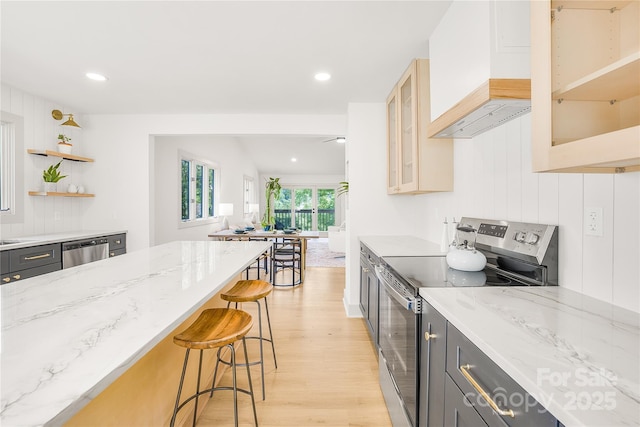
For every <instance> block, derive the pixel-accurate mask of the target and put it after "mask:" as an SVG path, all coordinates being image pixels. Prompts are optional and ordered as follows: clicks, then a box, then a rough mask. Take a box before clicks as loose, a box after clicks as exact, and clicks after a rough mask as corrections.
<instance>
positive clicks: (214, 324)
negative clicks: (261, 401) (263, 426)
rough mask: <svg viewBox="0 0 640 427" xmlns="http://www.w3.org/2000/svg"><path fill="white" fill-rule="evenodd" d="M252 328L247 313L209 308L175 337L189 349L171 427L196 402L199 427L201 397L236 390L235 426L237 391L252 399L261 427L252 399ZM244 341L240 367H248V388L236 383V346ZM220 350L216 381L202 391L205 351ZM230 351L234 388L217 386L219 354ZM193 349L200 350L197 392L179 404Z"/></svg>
mask: <svg viewBox="0 0 640 427" xmlns="http://www.w3.org/2000/svg"><path fill="white" fill-rule="evenodd" d="M252 326H253V318H252V317H251V315H250V314H249V313H247V312H245V311H242V310H237V309H233V308H228V307H227V308H210V309H207V310H204V311H202V313H200V315H199V316H198V318H197V319H196V320H195V321H194V322H193V323H192V324H191V325H189V327H187V329H185V330H184V331H182V332H180V333H179V334H177V335H175V336H174V337H173V342H174V343H175V344H177V345H179V346H180V347H184V348H186V349H187V350H186V352H185V355H184V363H183V365H182V375H181V376H180V382H179V384H178V395H177V396H176V403H175V406H174V409H173V416H172V417H171V421H170V423H169V425H170V427H174V426H175V423H176V416H177V415H178V411H180V409H182V408H183V407H184V406H185V405H186V404H188V403H189V402H191V401H192V400H193V401H194V405H195V409H194V411H193V424H192V427H196V418H197V416H198V398H199V397H200V395H202V394H210V396H209V397H211V396H213V392H214V391H216V390H231V391H233V419H234V422H235V426H236V427H238V392H240V393H244V394H247V395H249V396H251V406H252V407H253V419H254V422H255V425H256V427H258V414H257V412H256V402H255V399H254V396H253V384H252V382H251V371H250V369H249V356H248V354H247V345H246V344H247V343H246V335H247V333H248V332H249V331H250V330H251V327H252ZM239 340H242V344H243V345H242V347H243V349H244V360H245V362H246V363H244V364H243V365H241V366H246V368H247V379H248V380H249V389H248V390H246V389H242V388H239V387H238V383H237V380H236V367H237V366H239V365H240V364H238V363H236V350H235V347H234V343H235V342H236V341H239ZM215 348H217V349H218V357H217V361H216V368H215V371H214V373H213V382H212V383H211V387H210V388H208V389H206V390H201V389H200V378H201V376H202V352H203V351H204V350H209V349H215ZM223 348H228V349H229V353H230V357H231V360H230V362H228V363H227V365H229V366H230V367H231V370H232V380H233V385H232V386H231V387H220V386H218V387H216V376H217V374H218V362H219V361H220V351H221V350H222V349H223ZM191 350H199V353H200V358H199V362H198V376H197V377H196V378H197V380H196V391H195V393H193V394H192V395H191V396H189V397H188V398H186V399H185V400H183V401H182V403H181V402H180V397H181V395H182V386H183V384H184V378H185V374H186V372H187V364H188V363H189V352H190V351H191Z"/></svg>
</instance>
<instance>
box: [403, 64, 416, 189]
mask: <svg viewBox="0 0 640 427" xmlns="http://www.w3.org/2000/svg"><path fill="white" fill-rule="evenodd" d="M415 84H416V82H415V73H414V68H413V67H412V68H411V69H410V70H409V72H408V73H407V74H406V75H405V76H404V77H403V79H402V80H401V81H400V94H399V97H400V141H399V146H400V150H399V151H400V154H399V155H400V166H399V168H400V169H399V172H400V177H399V180H400V190H401V191H407V190H412V189H413V188H414V187H415V184H416V178H417V168H416V163H415V160H416V154H417V153H416V151H417V138H418V135H417V132H416V121H415V116H416V108H417V103H416V96H415V95H416V87H415Z"/></svg>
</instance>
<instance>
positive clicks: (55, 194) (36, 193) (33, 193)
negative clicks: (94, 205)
mask: <svg viewBox="0 0 640 427" xmlns="http://www.w3.org/2000/svg"><path fill="white" fill-rule="evenodd" d="M29 195H30V196H50V197H95V194H88V193H82V194H81V193H60V192H57V191H55V192H54V191H29Z"/></svg>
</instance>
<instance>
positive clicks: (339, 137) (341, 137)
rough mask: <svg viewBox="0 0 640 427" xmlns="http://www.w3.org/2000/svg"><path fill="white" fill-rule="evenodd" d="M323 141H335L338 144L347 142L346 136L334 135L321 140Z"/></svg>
mask: <svg viewBox="0 0 640 427" xmlns="http://www.w3.org/2000/svg"><path fill="white" fill-rule="evenodd" d="M322 142H323V143H327V142H337V143H338V144H344V143H345V142H347V138H345V137H344V136H336V137H335V138H331V139H327V140H326V141H322Z"/></svg>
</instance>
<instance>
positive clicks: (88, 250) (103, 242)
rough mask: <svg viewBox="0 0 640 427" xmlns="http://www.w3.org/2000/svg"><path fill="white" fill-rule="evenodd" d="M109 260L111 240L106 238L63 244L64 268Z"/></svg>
mask: <svg viewBox="0 0 640 427" xmlns="http://www.w3.org/2000/svg"><path fill="white" fill-rule="evenodd" d="M106 258H109V240H108V239H105V238H98V239H87V240H75V241H73V242H67V243H63V244H62V268H63V269H65V268H69V267H75V266H76V265H81V264H86V263H88V262H93V261H99V260H101V259H106Z"/></svg>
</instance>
